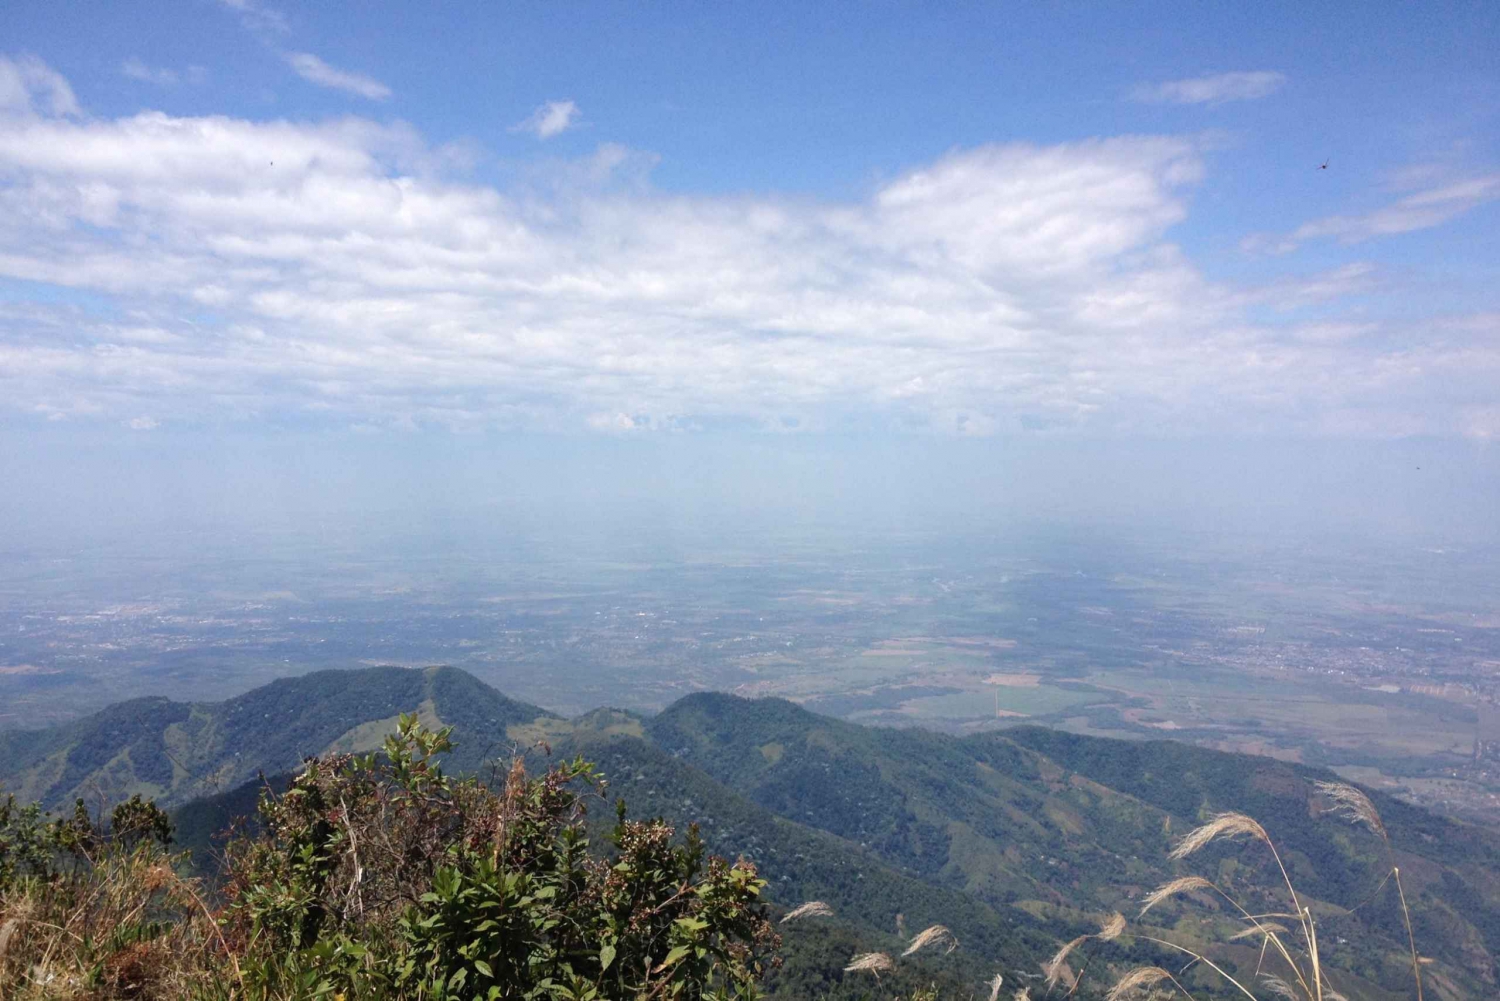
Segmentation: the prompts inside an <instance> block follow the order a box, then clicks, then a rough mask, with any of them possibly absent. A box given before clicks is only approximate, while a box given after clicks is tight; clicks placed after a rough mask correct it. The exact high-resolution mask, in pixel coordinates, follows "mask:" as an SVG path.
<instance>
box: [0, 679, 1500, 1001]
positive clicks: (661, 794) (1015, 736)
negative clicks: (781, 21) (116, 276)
mask: <svg viewBox="0 0 1500 1001" xmlns="http://www.w3.org/2000/svg"><path fill="white" fill-rule="evenodd" d="M401 711H416V712H419V713H420V714H421V715H422V716H423V717H424V719H426V720H427V721H428V722H430V723H432V724H446V725H452V726H453V727H454V728H455V732H454V739H455V741H456V742H457V745H458V749H457V750H456V751H455V752H454V754H453V755H452V757H451V760H450V761H449V768H450V769H453V770H459V771H478V770H480V769H483V768H486V767H490V764H491V763H493V762H494V760H495V759H496V758H506V757H508V756H509V755H510V754H511V753H513V751H514V750H516V749H520V750H528V751H529V753H530V754H531V755H532V756H533V757H537V756H541V755H543V754H544V753H547V752H550V753H551V754H552V755H553V756H559V755H564V754H566V755H572V754H575V753H579V754H583V755H585V756H586V757H588V758H589V759H590V760H593V761H595V762H596V763H597V764H598V765H599V767H600V768H601V770H602V771H603V772H604V773H605V774H606V776H607V777H608V779H609V797H610V799H613V798H614V797H616V796H619V797H621V798H623V799H624V800H625V802H626V803H627V804H628V806H629V809H630V813H631V814H632V815H636V816H641V815H657V816H664V817H666V818H667V819H669V820H672V821H674V822H676V823H677V824H679V825H685V824H686V823H688V822H691V821H698V822H700V824H701V827H702V832H703V836H704V838H705V840H706V841H707V842H708V844H709V845H710V847H711V848H712V849H714V850H715V851H718V852H721V853H725V854H730V855H736V854H742V855H745V856H747V857H750V858H753V859H754V860H755V861H756V862H757V864H758V865H759V866H760V867H761V870H762V873H763V874H764V875H766V876H767V877H768V878H769V879H770V881H771V886H770V888H769V890H768V893H769V896H770V899H771V900H772V901H773V902H774V903H776V904H778V905H781V906H788V907H790V906H793V905H795V904H796V903H799V902H801V901H803V900H808V899H820V900H825V901H828V902H829V903H831V904H832V905H833V906H834V908H835V910H836V911H837V912H838V914H839V917H838V918H836V919H834V920H833V921H831V922H825V923H822V924H819V925H817V926H816V928H809V930H806V931H803V932H799V933H798V934H797V935H794V936H789V937H788V941H789V943H790V945H791V947H792V949H793V951H794V953H795V956H796V958H797V961H796V962H790V963H789V965H788V967H787V969H786V970H785V971H784V972H783V973H782V974H780V975H779V976H780V977H781V978H782V979H781V981H780V984H781V987H780V988H779V990H780V992H781V993H783V994H785V995H786V996H794V995H795V996H804V995H806V994H807V993H809V992H812V993H821V994H828V995H830V996H842V995H841V993H840V992H844V993H848V996H850V997H853V996H854V994H853V993H849V992H855V986H854V985H853V984H849V985H844V984H843V983H842V982H841V981H837V978H835V979H834V980H826V979H824V980H819V979H818V978H819V977H823V976H824V975H823V974H822V973H819V972H818V971H819V970H825V969H826V968H827V967H828V964H829V963H830V962H833V959H832V958H830V957H834V956H835V955H836V954H838V953H840V952H841V951H843V950H846V949H847V948H848V947H849V945H850V943H853V942H858V943H860V944H861V947H870V948H887V949H899V947H900V945H901V940H900V938H899V937H898V936H897V921H898V918H897V916H898V915H901V916H902V918H903V919H904V921H905V927H906V928H908V929H916V928H920V927H922V926H924V925H926V924H929V923H938V922H941V923H943V924H946V925H948V926H949V927H950V928H952V929H953V930H954V931H955V933H956V934H957V935H958V937H959V940H960V942H962V943H964V945H963V948H962V949H961V950H960V953H956V954H955V956H956V957H957V958H955V959H952V960H950V961H948V962H947V963H946V964H935V965H931V968H930V969H927V968H923V969H924V972H923V976H927V975H928V974H930V979H931V980H933V981H944V982H946V981H945V980H944V978H957V979H954V980H953V981H952V984H951V985H950V986H951V987H952V989H953V990H954V991H958V990H960V989H961V990H962V992H963V996H967V995H968V994H970V993H982V992H981V991H980V989H979V985H980V983H981V982H982V981H983V980H985V979H987V978H988V977H989V976H991V975H992V974H993V972H995V969H994V967H995V965H996V964H997V963H1000V964H1003V965H1004V966H1005V968H1006V969H1007V970H1009V972H1008V973H1007V978H1008V982H1010V983H1017V982H1018V981H1017V979H1016V978H1017V977H1019V976H1020V975H1021V974H1022V973H1024V972H1026V971H1035V969H1036V965H1037V963H1038V962H1039V959H1040V958H1041V957H1044V956H1046V955H1047V954H1048V953H1049V952H1050V950H1051V949H1052V948H1053V947H1054V946H1055V944H1056V943H1057V942H1059V941H1063V940H1067V939H1069V938H1072V937H1073V936H1075V935H1077V934H1081V933H1083V932H1087V931H1090V930H1092V929H1093V928H1095V927H1096V926H1097V922H1098V920H1099V919H1100V918H1101V917H1102V916H1106V915H1108V914H1109V913H1110V912H1112V911H1115V910H1119V911H1121V912H1123V913H1125V914H1126V915H1127V916H1130V917H1131V918H1132V919H1133V918H1134V917H1135V914H1136V912H1137V911H1138V910H1139V907H1140V904H1139V901H1140V899H1141V897H1142V896H1143V895H1144V894H1145V893H1146V892H1149V890H1150V889H1151V888H1152V887H1154V886H1156V885H1158V884H1159V883H1160V882H1162V881H1164V880H1166V879H1169V878H1172V877H1174V876H1177V875H1182V874H1185V873H1188V872H1201V873H1205V874H1207V875H1210V876H1212V877H1213V878H1215V880H1216V881H1218V882H1220V883H1221V884H1225V885H1228V886H1230V887H1232V888H1233V889H1234V891H1235V892H1236V893H1237V894H1239V895H1241V896H1243V897H1244V898H1245V900H1246V902H1247V903H1249V904H1251V905H1253V906H1261V907H1262V908H1263V909H1265V910H1268V911H1269V910H1278V909H1284V907H1285V904H1284V901H1282V900H1281V899H1280V898H1279V897H1278V896H1277V895H1276V894H1275V893H1274V892H1272V891H1274V890H1275V887H1276V878H1277V877H1276V875H1275V871H1274V870H1273V869H1272V868H1271V867H1270V860H1269V858H1268V857H1267V856H1266V855H1265V853H1264V852H1263V851H1261V850H1259V849H1258V847H1257V846H1254V845H1247V844H1245V843H1230V844H1226V845H1223V846H1219V845H1215V846H1213V847H1211V848H1210V849H1209V850H1207V851H1205V852H1204V853H1203V854H1202V855H1201V856H1199V857H1197V858H1195V859H1193V860H1191V861H1190V863H1172V862H1170V861H1169V860H1168V859H1167V851H1168V849H1169V848H1170V846H1171V845H1172V844H1173V843H1174V841H1175V839H1176V838H1177V837H1178V836H1179V835H1180V834H1181V833H1182V832H1184V831H1186V830H1187V829H1189V828H1190V827H1192V826H1194V825H1195V824H1197V823H1200V822H1202V821H1203V820H1204V819H1206V818H1207V817H1209V816H1210V815H1212V814H1213V813H1214V812H1216V811H1220V810H1241V811H1244V812H1248V813H1250V814H1251V815H1253V816H1255V817H1257V818H1258V819H1260V820H1261V821H1262V822H1263V823H1264V824H1265V825H1266V827H1267V828H1268V829H1270V831H1271V832H1272V834H1273V836H1275V837H1276V838H1277V839H1278V842H1279V843H1280V844H1281V846H1282V848H1283V855H1284V857H1285V858H1286V860H1287V865H1288V867H1289V869H1290V870H1291V871H1292V874H1293V877H1294V879H1295V880H1296V882H1297V884H1298V886H1299V889H1300V890H1301V891H1302V892H1303V894H1304V903H1308V904H1309V905H1310V906H1312V907H1313V908H1314V910H1315V912H1316V913H1317V914H1318V918H1319V926H1320V932H1321V934H1320V941H1322V942H1323V943H1324V944H1323V950H1324V960H1325V962H1327V963H1329V964H1330V965H1331V966H1332V967H1333V968H1335V969H1336V970H1337V971H1338V978H1339V979H1338V983H1339V988H1340V990H1341V991H1342V993H1344V994H1345V995H1346V996H1348V997H1349V998H1350V999H1351V1001H1359V999H1366V1001H1385V999H1395V998H1404V997H1407V991H1408V990H1409V986H1410V979H1409V976H1410V974H1409V962H1410V960H1409V957H1408V956H1406V955H1405V953H1404V950H1405V933H1404V930H1403V928H1402V925H1401V917H1400V912H1399V909H1398V907H1397V903H1396V900H1395V898H1394V895H1393V893H1392V892H1391V891H1390V887H1389V886H1388V885H1387V886H1382V884H1381V877H1382V876H1383V875H1384V873H1385V871H1386V868H1385V866H1386V862H1385V856H1384V854H1383V848H1381V846H1380V844H1379V842H1378V841H1376V840H1375V839H1374V838H1373V836H1371V835H1369V834H1368V833H1367V832H1365V831H1362V830H1358V829H1355V828H1353V827H1351V826H1349V825H1348V824H1345V823H1342V822H1340V821H1338V820H1337V819H1334V818H1331V817H1327V816H1324V815H1323V814H1322V811H1321V806H1322V805H1323V804H1322V803H1321V801H1320V799H1319V795H1320V794H1319V793H1318V792H1317V790H1316V788H1315V786H1314V783H1315V782H1316V781H1317V780H1319V779H1328V778H1332V777H1333V776H1332V775H1331V774H1329V773H1326V772H1322V771H1320V770H1317V769H1310V768H1305V767H1301V766H1297V765H1290V764H1286V763H1284V762H1280V761H1275V760H1271V759H1266V758H1257V757H1252V756H1246V755H1235V754H1225V753H1222V752H1217V751H1209V750H1204V749H1200V748H1195V747H1191V746H1188V745H1184V744H1178V743H1173V742H1170V741H1154V742H1124V741H1116V740H1105V739H1097V738H1086V737H1078V736H1074V735H1070V734H1066V733H1060V732H1056V731H1050V730H1044V729H1039V728H1034V727H1022V728H1017V729H1011V730H1006V731H1003V732H997V733H990V734H980V735H974V736H969V737H962V738H960V737H953V736H947V735H942V734H934V733H928V732H925V731H920V730H888V729H877V728H869V727H862V726H858V725H854V724H851V723H846V722H842V721H839V720H835V719H830V718H828V717H823V716H819V715H816V714H814V713H811V712H808V711H806V710H804V709H802V708H801V707H799V706H797V705H795V704H793V703H790V702H786V701H784V700H778V699H760V700H746V699H740V698H736V697H733V696H728V695H720V694H711V693H703V694H697V695H692V696H688V697H687V698H684V699H682V700H680V701H678V702H677V703H675V704H674V705H672V706H670V707H669V708H668V709H667V710H665V711H664V712H662V713H661V714H659V715H657V716H655V717H650V718H642V717H639V716H635V715H632V714H629V713H625V712H621V711H618V710H610V709H601V710H596V711H595V712H592V713H589V714H586V715H585V716H582V717H578V718H577V719H573V720H566V719H562V718H560V717H557V716H555V715H552V714H549V713H546V712H544V711H542V710H540V709H538V708H536V707H535V706H529V705H525V704H523V703H518V702H514V701H512V700H510V699H507V698H505V697H504V696H503V695H501V694H500V693H498V692H496V691H494V690H493V689H491V688H489V687H488V686H486V685H484V684H482V683H481V682H479V681H477V680H476V679H474V678H472V677H470V676H469V675H467V674H465V673H463V672H461V671H458V670H453V669H447V668H434V669H428V670H426V671H410V670H404V669H396V668H377V669H370V670H365V671H349V672H322V673H320V674H316V675H308V676H306V677H304V678H298V679H291V680H288V681H283V682H277V683H275V684H273V685H269V686H267V687H265V688H262V689H257V690H256V691H254V692H251V693H248V694H246V695H244V696H241V697H240V698H238V699H231V700H228V701H226V702H223V703H215V704H208V705H182V704H178V703H172V702H169V701H167V700H160V699H157V700H137V701H134V702H129V703H124V704H121V705H118V706H114V707H111V708H110V709H109V710H106V711H105V712H103V713H100V714H98V715H96V716H93V717H89V718H88V719H85V720H81V721H78V722H77V723H74V724H71V725H69V726H67V727H59V728H57V729H55V730H50V731H43V732H40V733H32V734H17V733H11V734H6V735H3V736H0V783H3V785H4V786H5V788H7V789H10V790H13V791H18V792H19V793H20V794H21V795H23V796H32V797H37V798H42V799H44V800H45V801H46V802H48V803H50V804H52V805H58V804H61V803H63V802H66V801H67V800H68V798H69V797H71V796H73V795H75V794H77V793H79V792H80V791H83V790H94V789H99V790H102V791H104V792H105V793H108V794H111V795H128V794H129V793H131V792H135V791H142V792H145V793H147V794H154V795H159V796H163V797H164V798H166V799H168V800H169V801H170V802H174V803H177V804H184V805H182V806H181V808H180V809H179V811H178V813H177V818H178V824H179V831H180V833H181V835H182V837H183V839H184V841H186V842H189V843H196V844H198V845H200V846H202V845H203V844H204V843H205V842H206V840H207V837H208V834H209V833H210V832H212V831H213V830H215V829H217V828H220V827H222V826H223V825H224V824H225V823H226V822H227V821H228V820H229V819H230V818H232V817H234V816H236V815H243V814H244V813H245V812H247V811H249V810H251V809H252V808H253V805H254V802H255V798H256V796H257V794H258V787H257V786H256V785H245V784H243V783H245V781H246V780H247V779H252V778H253V777H254V776H255V775H256V774H257V773H258V772H260V771H264V772H265V773H266V774H268V775H270V774H275V773H278V772H287V771H290V770H292V769H294V768H295V767H296V766H297V765H298V764H299V763H300V761H301V759H302V757H303V756H304V755H307V754H314V753H320V752H323V751H328V750H363V749H369V748H373V747H375V746H377V745H378V743H379V741H380V739H381V738H382V737H383V736H384V734H385V733H386V732H388V731H389V730H390V729H391V728H392V727H393V726H394V722H395V716H396V715H397V713H398V712H401ZM22 738H24V739H22ZM163 761H165V762H166V764H165V766H163V764H162V762H163ZM214 783H217V784H218V787H219V789H221V790H225V791H224V792H222V793H220V794H219V795H217V796H215V797H210V798H207V799H202V800H199V801H197V802H194V803H186V800H187V799H189V798H190V797H191V796H192V795H193V794H194V793H196V792H201V791H205V790H207V789H209V788H211V787H212V785H213V784H214ZM273 785H274V782H273ZM1371 796H1372V798H1373V799H1374V801H1375V802H1376V804H1377V805H1378V807H1379V809H1380V811H1381V813H1382V815H1383V817H1384V819H1385V823H1386V826H1387V828H1388V830H1389V833H1390V838H1391V842H1392V845H1393V848H1394V852H1395V861H1396V862H1397V863H1398V864H1399V865H1400V866H1401V870H1402V873H1403V879H1404V880H1405V882H1406V892H1407V895H1408V898H1409V901H1410V903H1411V909H1412V913H1413V920H1414V922H1415V923H1416V926H1417V927H1416V936H1417V940H1418V944H1419V946H1420V947H1421V948H1422V950H1423V951H1424V954H1425V955H1427V956H1429V957H1431V959H1432V960H1433V962H1432V963H1431V964H1430V965H1428V966H1426V967H1424V969H1425V970H1426V971H1427V976H1428V980H1429V989H1428V996H1429V997H1433V998H1449V999H1453V1001H1457V999H1460V998H1475V997H1487V996H1496V994H1497V969H1496V957H1497V956H1500V904H1497V901H1500V836H1497V835H1496V834H1495V833H1494V832H1491V831H1488V830H1486V829H1483V828H1479V827H1475V826H1471V825H1466V824H1464V823H1461V822H1458V821H1454V820H1449V819H1444V818H1439V817H1436V816H1434V815H1432V814H1429V813H1427V812H1425V811H1423V810H1421V809H1418V808H1416V807H1412V806H1409V805H1406V804H1403V803H1400V802H1398V801H1395V800H1392V799H1390V798H1389V797H1386V796H1382V795H1379V794H1374V793H1372V794H1371ZM595 813H596V814H597V818H596V819H599V820H600V821H601V822H606V823H607V822H610V821H611V820H612V817H613V810H612V809H610V804H600V808H598V809H596V811H595ZM1226 921H1227V915H1225V914H1224V913H1222V911H1220V910H1219V909H1216V907H1215V905H1214V904H1213V903H1212V902H1211V901H1208V900H1201V901H1196V902H1194V903H1188V902H1176V903H1167V904H1163V905H1161V906H1160V907H1159V908H1157V909H1155V910H1153V911H1152V913H1151V914H1150V915H1149V921H1148V924H1149V925H1150V926H1151V927H1152V928H1154V929H1155V933H1157V934H1161V935H1164V936H1166V937H1173V936H1175V937H1177V938H1179V939H1180V938H1182V937H1183V936H1189V937H1190V938H1193V940H1194V941H1198V942H1200V944H1205V947H1207V946H1206V943H1207V942H1209V941H1210V940H1211V939H1212V938H1214V937H1222V935H1221V933H1222V932H1223V930H1224V928H1225V927H1227V925H1226ZM1211 932H1213V933H1215V934H1212V935H1211V934H1210V933H1211ZM1091 948H1092V949H1093V950H1094V953H1095V954H1097V955H1098V956H1100V957H1101V959H1103V960H1107V961H1109V962H1111V963H1122V962H1126V961H1132V962H1134V961H1142V962H1145V961H1150V962H1164V961H1166V960H1167V959H1168V957H1167V956H1166V955H1164V954H1162V953H1161V951H1160V950H1159V949H1158V950H1156V951H1153V949H1152V948H1148V947H1145V946H1143V945H1141V944H1140V940H1136V944H1134V945H1123V944H1121V943H1111V944H1108V945H1104V944H1099V943H1094V944H1092V946H1091ZM1214 948H1216V949H1217V950H1218V954H1219V955H1221V956H1223V957H1224V958H1227V959H1230V960H1233V961H1236V962H1240V963H1243V964H1245V965H1246V966H1247V967H1251V968H1253V966H1254V965H1255V961H1256V957H1255V945H1254V944H1253V943H1250V944H1241V945H1227V946H1216V947H1214ZM818 950H822V951H823V952H826V953H827V955H826V956H823V958H822V959H821V960H817V959H816V957H812V953H818V955H822V953H820V952H818ZM810 957H812V958H810ZM820 963H821V965H819V964H820ZM902 976H906V974H905V973H903V974H902ZM809 978H811V979H809ZM814 981H816V982H814ZM846 987H847V990H846ZM856 993H857V992H856ZM1206 996H1212V995H1206Z"/></svg>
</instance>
